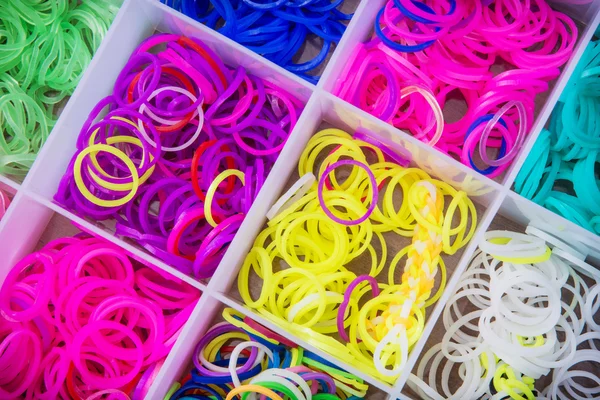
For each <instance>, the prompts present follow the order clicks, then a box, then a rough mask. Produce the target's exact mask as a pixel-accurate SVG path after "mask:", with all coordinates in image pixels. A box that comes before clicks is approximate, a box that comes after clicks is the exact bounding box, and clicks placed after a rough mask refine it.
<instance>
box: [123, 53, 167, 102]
mask: <svg viewBox="0 0 600 400" xmlns="http://www.w3.org/2000/svg"><path fill="white" fill-rule="evenodd" d="M147 64H150V65H152V68H153V69H152V70H153V74H152V78H151V80H150V82H149V83H148V86H147V88H146V92H145V93H144V94H148V95H149V94H150V93H152V91H154V90H155V89H156V87H157V86H158V82H159V80H160V76H161V73H162V72H161V71H162V70H161V65H160V63H159V61H158V57H156V56H155V55H153V54H150V53H137V54H134V55H132V56H131V58H130V59H129V61H128V62H127V65H126V66H125V67H124V68H123V69H122V70H121V73H120V74H119V76H118V77H117V80H116V81H115V86H114V95H113V98H114V100H115V102H116V103H117V105H118V106H119V107H125V108H127V107H129V108H134V109H135V108H138V107H139V106H140V105H142V104H143V103H144V102H145V101H146V98H147V96H146V95H143V96H142V95H140V97H139V98H138V99H137V100H135V101H134V102H132V103H129V102H126V100H125V99H124V98H123V97H122V96H126V95H127V85H126V83H125V82H126V80H127V77H128V75H129V74H130V71H134V70H135V69H136V68H138V67H140V66H142V65H147Z"/></svg>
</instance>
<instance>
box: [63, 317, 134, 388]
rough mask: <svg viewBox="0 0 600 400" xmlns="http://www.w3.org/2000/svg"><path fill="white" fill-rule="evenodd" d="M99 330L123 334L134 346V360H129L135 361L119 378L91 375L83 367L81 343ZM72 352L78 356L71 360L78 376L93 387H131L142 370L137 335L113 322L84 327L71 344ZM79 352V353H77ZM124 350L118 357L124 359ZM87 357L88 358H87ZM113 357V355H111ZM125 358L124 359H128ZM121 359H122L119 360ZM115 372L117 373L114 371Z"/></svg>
mask: <svg viewBox="0 0 600 400" xmlns="http://www.w3.org/2000/svg"><path fill="white" fill-rule="evenodd" d="M101 329H111V330H117V331H120V332H122V333H125V334H126V335H127V337H128V338H129V339H131V341H132V343H133V345H134V346H135V349H136V350H135V352H136V353H137V355H136V356H135V358H131V361H135V363H134V364H133V365H132V366H131V370H130V371H129V372H127V373H126V374H124V375H121V376H113V377H102V376H99V375H98V374H93V373H92V372H91V371H90V370H88V369H87V368H85V367H84V365H83V363H82V358H81V354H82V353H81V348H82V346H83V342H84V341H85V339H86V338H88V337H89V336H90V335H91V334H92V333H93V332H95V330H98V331H99V330H101ZM71 345H72V346H73V347H72V349H73V350H72V351H73V352H74V353H75V354H80V356H79V357H74V358H73V360H72V361H73V365H74V366H75V368H76V369H77V370H78V372H79V374H81V377H82V379H83V380H84V381H85V382H86V383H89V384H91V385H92V384H93V385H94V386H100V387H101V386H108V387H117V388H121V387H124V386H126V385H128V384H129V383H130V382H131V383H133V385H132V386H133V387H134V386H135V384H136V383H137V379H135V378H136V377H137V375H138V374H139V372H140V370H141V368H142V362H143V355H142V348H141V347H142V342H141V340H140V338H139V337H138V335H137V334H136V333H135V332H134V331H133V330H131V329H129V328H126V327H125V326H123V325H121V324H119V323H117V322H113V321H103V320H101V321H94V322H93V323H92V324H89V325H86V326H84V327H83V328H82V329H81V330H80V331H79V332H77V334H76V335H75V337H74V338H73V342H72V343H71ZM78 350H79V351H78ZM123 351H124V349H122V348H121V349H120V351H119V356H120V357H124V354H123ZM88 357H89V356H88ZM113 357H114V354H113ZM129 358H130V357H127V358H125V359H129ZM121 359H123V358H121ZM115 372H117V371H115Z"/></svg>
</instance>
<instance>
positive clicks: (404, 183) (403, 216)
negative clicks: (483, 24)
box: [382, 168, 429, 236]
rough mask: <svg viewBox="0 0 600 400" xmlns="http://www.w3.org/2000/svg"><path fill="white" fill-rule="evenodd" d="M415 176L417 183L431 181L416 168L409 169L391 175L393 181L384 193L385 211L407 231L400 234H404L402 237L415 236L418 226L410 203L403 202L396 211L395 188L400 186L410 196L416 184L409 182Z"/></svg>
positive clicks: (395, 222) (424, 173)
mask: <svg viewBox="0 0 600 400" xmlns="http://www.w3.org/2000/svg"><path fill="white" fill-rule="evenodd" d="M413 174H416V176H415V181H418V180H420V179H429V175H427V173H426V172H424V171H422V170H420V169H416V168H408V169H405V170H403V171H400V172H394V173H393V174H391V179H390V181H389V182H388V186H387V188H386V192H385V193H384V202H383V211H384V213H385V214H386V215H387V216H388V217H389V218H390V219H391V220H392V221H393V222H394V224H396V225H397V226H398V227H400V228H402V229H404V230H406V234H402V233H399V234H402V236H412V235H413V233H412V232H413V231H414V228H415V226H416V220H415V218H414V217H413V215H412V213H411V209H410V206H409V202H407V201H403V202H402V205H401V206H400V208H399V209H397V210H396V208H395V206H394V194H395V193H396V190H395V188H396V187H397V186H398V185H399V186H400V189H402V192H403V193H406V194H408V193H409V192H410V189H411V187H412V186H413V185H414V182H415V181H408V179H409V178H411V176H412V175H413ZM382 178H385V176H382Z"/></svg>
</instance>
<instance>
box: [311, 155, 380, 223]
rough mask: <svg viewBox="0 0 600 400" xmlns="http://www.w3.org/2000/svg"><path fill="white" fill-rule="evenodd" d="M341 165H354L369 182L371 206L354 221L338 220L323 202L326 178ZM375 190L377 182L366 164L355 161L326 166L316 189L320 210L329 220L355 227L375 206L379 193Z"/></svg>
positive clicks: (365, 218)
mask: <svg viewBox="0 0 600 400" xmlns="http://www.w3.org/2000/svg"><path fill="white" fill-rule="evenodd" d="M343 165H354V166H356V167H359V168H362V169H364V170H365V171H366V173H367V175H368V177H369V180H370V182H371V192H372V197H371V201H370V203H371V204H370V206H369V208H368V209H367V211H366V213H365V214H364V215H363V216H361V217H360V218H358V219H356V220H352V221H348V220H343V219H340V218H338V217H336V216H335V215H333V213H332V212H331V211H330V210H329V209H328V208H327V206H326V204H325V200H324V195H323V186H324V185H325V179H326V177H328V176H329V175H330V173H331V172H333V171H334V170H335V169H336V168H337V167H340V166H343ZM375 188H377V182H376V180H375V176H374V175H373V172H372V171H371V169H370V168H369V167H368V166H367V165H366V164H364V163H361V162H359V161H356V160H342V161H337V162H335V163H333V164H331V165H330V166H328V167H327V168H326V169H325V171H324V172H323V174H322V175H321V177H320V178H319V184H318V188H317V191H318V198H319V204H320V205H321V208H322V209H323V211H324V212H325V214H326V215H327V216H328V217H329V218H331V219H332V220H333V221H335V222H337V223H340V224H343V225H357V224H360V223H362V222H364V221H365V220H367V219H368V218H369V216H370V215H371V213H372V212H373V210H374V209H375V207H376V205H377V198H378V192H379V191H378V190H375Z"/></svg>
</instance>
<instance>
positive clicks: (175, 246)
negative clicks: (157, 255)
mask: <svg viewBox="0 0 600 400" xmlns="http://www.w3.org/2000/svg"><path fill="white" fill-rule="evenodd" d="M203 219H205V214H204V209H203V208H202V207H196V208H192V209H190V210H187V211H184V212H183V213H182V214H181V215H180V216H179V217H178V218H177V222H176V223H175V225H174V226H173V229H172V230H171V231H170V232H169V234H168V236H167V246H166V250H167V251H168V252H169V253H171V254H174V255H176V256H179V257H183V258H186V259H188V260H190V261H194V260H195V259H196V256H195V255H184V254H182V253H181V252H180V250H179V247H180V241H181V238H182V236H183V234H184V232H185V231H186V230H187V229H188V228H190V227H191V226H192V224H194V223H197V222H199V221H202V220H203Z"/></svg>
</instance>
